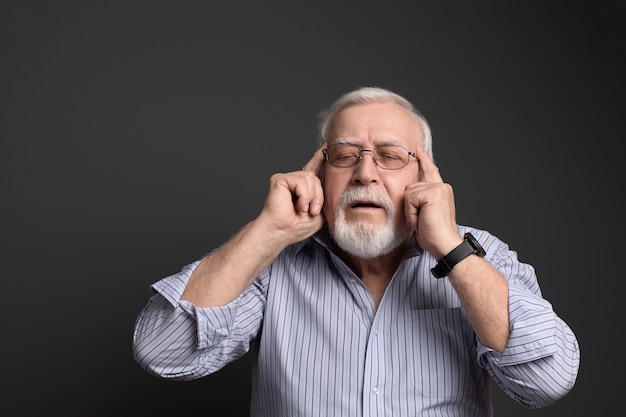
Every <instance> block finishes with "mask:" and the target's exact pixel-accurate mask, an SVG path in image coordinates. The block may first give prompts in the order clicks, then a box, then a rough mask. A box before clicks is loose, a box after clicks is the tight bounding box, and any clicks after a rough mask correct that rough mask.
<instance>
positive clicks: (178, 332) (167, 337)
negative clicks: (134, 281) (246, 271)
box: [133, 261, 267, 380]
mask: <svg viewBox="0 0 626 417" xmlns="http://www.w3.org/2000/svg"><path fill="white" fill-rule="evenodd" d="M199 263H200V261H196V262H193V263H191V264H189V265H187V266H185V267H184V268H182V270H181V271H180V272H179V273H177V274H174V275H171V276H169V277H166V278H164V279H162V280H160V281H157V282H156V283H154V284H153V285H152V286H151V290H152V292H153V295H152V296H151V297H150V299H149V300H148V303H147V304H146V306H145V307H144V308H143V309H142V311H141V312H140V314H139V316H138V318H137V320H136V323H135V330H134V334H133V356H134V358H135V360H136V361H137V363H139V365H140V366H141V367H142V368H144V369H145V370H146V371H147V372H149V373H151V374H153V375H156V376H159V377H163V378H170V379H175V380H191V379H198V378H201V377H203V376H206V375H209V374H211V373H214V372H216V371H217V370H219V369H221V368H223V367H224V366H225V365H227V364H228V363H230V362H232V361H234V360H236V359H238V358H240V357H241V356H243V355H244V354H245V353H246V352H248V350H249V349H250V343H251V342H252V340H254V339H255V338H256V336H257V334H258V331H259V328H260V325H261V322H262V315H263V310H264V305H265V291H264V289H263V282H264V281H265V280H266V278H267V273H265V272H264V273H263V274H261V276H260V277H259V278H257V280H256V281H255V282H254V283H253V284H252V285H250V287H248V288H247V289H246V290H244V292H243V293H242V294H241V295H240V296H239V297H238V298H237V299H235V300H233V301H232V302H230V303H228V304H227V305H225V306H222V307H211V308H198V307H195V306H194V305H193V304H192V303H190V302H188V301H185V300H181V299H180V297H181V295H182V293H183V291H184V289H185V286H186V284H187V282H188V281H189V277H190V276H191V274H192V273H193V271H194V270H195V268H196V267H197V266H198V264H199Z"/></svg>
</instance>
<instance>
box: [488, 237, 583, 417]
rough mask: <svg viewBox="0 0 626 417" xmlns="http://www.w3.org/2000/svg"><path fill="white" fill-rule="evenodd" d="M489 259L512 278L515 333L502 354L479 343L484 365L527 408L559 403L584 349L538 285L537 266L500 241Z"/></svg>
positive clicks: (511, 309)
mask: <svg viewBox="0 0 626 417" xmlns="http://www.w3.org/2000/svg"><path fill="white" fill-rule="evenodd" d="M496 244H497V246H496V247H495V248H492V250H491V252H492V253H493V255H492V256H491V257H490V258H491V259H490V261H491V262H492V263H493V264H494V266H495V267H496V268H498V269H499V270H500V271H501V272H502V273H503V274H504V275H505V277H506V278H507V280H508V283H509V322H510V330H511V334H510V338H509V342H508V344H507V346H506V348H505V350H504V352H503V353H502V354H500V353H498V352H496V351H494V350H493V349H490V348H488V347H487V346H485V345H482V344H481V343H480V341H479V342H478V354H479V361H480V365H481V366H482V367H484V368H486V369H487V371H488V372H489V374H490V375H491V376H492V378H493V379H494V381H495V382H496V383H497V384H498V385H499V386H500V388H501V389H502V390H503V391H504V392H505V393H506V394H507V395H508V396H510V397H511V398H513V399H514V400H516V401H517V402H518V403H520V404H521V405H523V406H525V407H527V408H533V409H534V408H541V407H545V406H546V405H550V404H553V403H555V402H556V401H557V400H559V399H560V398H562V397H563V396H565V395H566V394H567V393H568V392H569V391H570V390H571V389H572V387H573V386H574V383H575V381H576V377H577V374H578V366H579V360H580V348H579V345H578V341H577V339H576V337H575V335H574V333H573V331H572V330H571V328H570V327H569V326H568V325H567V324H566V323H565V322H564V321H563V320H562V319H561V318H560V317H559V316H558V315H557V314H556V313H555V311H554V309H553V307H552V305H551V304H550V302H548V301H547V300H546V299H544V298H543V297H542V295H541V292H540V290H539V285H538V283H537V277H536V275H535V270H534V268H533V267H532V266H530V265H528V264H525V263H522V262H520V261H519V260H518V259H517V254H516V253H515V252H514V251H511V250H509V248H508V246H507V245H506V244H504V243H502V242H500V241H497V242H496Z"/></svg>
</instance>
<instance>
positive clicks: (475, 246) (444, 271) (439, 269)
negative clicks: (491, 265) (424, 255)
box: [430, 233, 485, 278]
mask: <svg viewBox="0 0 626 417" xmlns="http://www.w3.org/2000/svg"><path fill="white" fill-rule="evenodd" d="M463 239H465V240H464V241H463V243H461V244H460V245H459V246H457V247H456V248H454V249H452V251H451V252H450V253H449V254H447V255H446V256H444V257H443V258H441V259H440V260H439V261H437V265H435V267H434V268H431V270H430V272H432V274H433V275H434V276H435V278H443V277H445V276H446V275H448V273H449V272H450V271H452V268H454V265H456V264H458V263H459V262H461V261H462V260H463V259H465V258H467V257H468V256H470V255H472V254H474V255H478V256H481V257H482V256H485V250H484V249H483V247H482V246H480V243H478V241H477V240H476V238H475V237H474V236H472V234H471V233H465V235H463Z"/></svg>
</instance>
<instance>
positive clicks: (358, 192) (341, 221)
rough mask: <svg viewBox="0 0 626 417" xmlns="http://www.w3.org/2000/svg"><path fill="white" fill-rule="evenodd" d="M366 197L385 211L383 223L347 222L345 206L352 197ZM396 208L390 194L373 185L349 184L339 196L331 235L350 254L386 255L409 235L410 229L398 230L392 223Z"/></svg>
mask: <svg viewBox="0 0 626 417" xmlns="http://www.w3.org/2000/svg"><path fill="white" fill-rule="evenodd" d="M359 200H369V201H373V202H375V203H376V204H378V205H380V206H381V207H383V208H384V209H385V211H386V212H387V221H386V222H385V224H384V225H382V226H373V225H370V224H368V223H367V222H364V221H356V222H351V223H348V222H347V221H346V207H348V206H350V205H351V204H352V203H354V202H355V201H359ZM395 217H396V214H395V210H394V207H393V204H392V203H391V200H390V199H389V197H388V196H387V195H386V194H385V193H383V192H381V191H380V189H378V188H375V187H362V186H361V187H352V188H350V189H348V190H347V191H346V192H345V193H344V195H342V196H341V199H340V200H339V204H338V205H337V211H336V213H335V227H334V230H333V229H332V228H331V231H330V233H331V236H332V237H333V239H334V240H335V242H336V243H337V245H338V246H339V247H340V248H341V249H343V250H344V251H346V252H348V253H349V254H351V255H353V256H356V257H359V258H364V259H371V258H377V257H379V256H382V255H386V254H387V253H389V252H391V250H392V249H394V248H396V247H398V246H399V245H400V244H401V243H402V242H403V241H404V240H405V239H406V238H407V237H408V235H409V232H410V230H406V231H398V230H396V227H395Z"/></svg>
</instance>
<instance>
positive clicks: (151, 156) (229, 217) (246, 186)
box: [0, 0, 626, 416]
mask: <svg viewBox="0 0 626 417" xmlns="http://www.w3.org/2000/svg"><path fill="white" fill-rule="evenodd" d="M622 4H623V3H622ZM625 16H626V14H625V7H624V6H622V5H620V2H618V1H615V2H611V1H593V2H592V1H556V2H537V3H536V5H529V2H515V1H513V2H502V1H488V2H463V1H459V0H456V1H429V2H427V1H388V2H380V1H376V2H373V1H347V2H346V1H344V2H340V1H335V2H319V1H316V2H310V3H304V4H302V2H290V3H288V2H285V4H279V3H278V2H254V1H249V2H247V3H242V2H213V1H149V2H139V1H132V2H130V1H128V2H126V1H91V2H79V1H76V2H71V1H54V2H44V1H41V2H31V1H5V2H3V3H2V5H1V6H0V53H1V55H0V71H1V78H0V137H1V146H2V147H1V149H0V161H1V170H2V171H1V172H2V176H1V181H2V182H1V184H2V189H1V190H2V213H1V217H0V218H1V221H2V229H1V236H2V238H1V242H2V252H1V253H2V255H1V256H2V258H1V260H2V262H1V263H0V265H1V270H0V272H1V274H2V290H1V294H2V303H1V306H2V307H1V308H2V310H1V311H0V314H1V317H2V335H3V336H2V344H1V345H2V351H1V353H2V355H1V357H2V371H3V375H2V379H3V386H4V388H3V390H2V404H3V405H2V407H3V409H5V410H9V411H10V413H9V414H7V415H11V416H18V415H20V416H21V415H24V416H31V415H41V414H45V415H64V416H65V415H71V413H72V412H76V413H77V414H76V415H92V414H93V413H95V412H96V411H99V412H102V413H103V415H116V416H123V415H154V416H157V415H189V414H192V413H193V414H194V415H233V416H243V415H246V413H247V409H248V400H249V392H248V390H249V364H250V358H249V357H246V358H244V359H243V360H242V361H240V362H239V363H236V364H233V365H230V366H228V367H226V368H225V369H223V370H222V371H220V372H218V373H217V374H215V375H212V376H210V377H207V378H205V379H203V380H200V381H196V382H188V383H175V382H169V381H163V380H159V379H157V378H154V377H152V376H149V375H147V374H146V373H144V372H143V371H142V370H141V369H140V368H139V367H138V366H137V365H136V364H135V363H134V362H133V359H132V356H131V336H132V329H133V323H134V320H135V317H136V315H137V314H138V313H139V310H140V309H141V308H142V307H143V305H144V303H145V302H146V300H147V297H148V286H149V284H150V283H152V282H153V281H156V280H158V279H160V278H162V277H164V276H166V275H168V274H171V273H174V272H177V271H178V270H179V269H180V267H181V266H183V265H184V264H186V263H188V262H191V261H193V260H195V259H196V258H198V257H200V256H202V255H203V254H205V253H206V252H207V251H208V250H210V249H212V248H213V247H215V246H217V245H219V244H220V243H222V242H223V241H224V240H225V239H227V238H228V237H229V236H230V235H231V234H232V233H233V232H235V231H236V230H237V229H238V228H239V227H240V226H241V225H243V224H244V223H245V222H246V221H248V220H250V219H251V218H252V217H253V216H255V214H256V213H257V212H258V211H259V209H260V208H261V205H262V202H263V198H264V195H265V191H266V186H267V181H268V178H269V176H270V175H271V174H272V173H273V172H277V171H289V170H294V169H298V168H300V167H301V166H302V165H303V164H304V163H305V162H306V161H307V160H308V158H309V156H310V155H311V153H312V152H313V150H314V149H315V145H314V142H313V138H314V134H315V131H314V129H315V122H316V119H315V115H316V112H317V111H318V110H320V109H321V108H322V107H324V106H326V105H327V104H329V103H330V102H331V101H332V100H333V99H334V98H336V97H337V96H338V95H339V94H341V93H343V92H345V91H347V90H349V89H352V88H355V87H358V86H364V85H377V86H382V87H388V88H391V89H393V90H396V91H397V92H399V93H401V94H404V95H406V96H407V97H408V98H409V99H411V100H413V101H414V102H415V103H416V104H417V105H418V107H419V108H420V109H421V110H422V112H423V113H424V114H425V115H426V117H427V118H428V119H429V120H430V122H431V124H432V126H433V132H434V137H435V157H436V160H437V162H438V164H439V166H440V168H441V171H442V173H443V176H444V178H445V179H446V180H447V181H449V182H450V183H452V184H453V186H454V188H455V190H456V196H457V206H458V218H459V221H460V222H461V223H467V224H472V225H474V226H478V227H482V228H486V229H489V230H490V231H492V232H494V233H495V234H497V235H498V236H500V237H501V238H502V239H504V240H505V241H507V242H509V243H510V245H511V246H512V248H513V249H515V250H517V251H518V253H519V255H520V257H521V259H522V260H525V261H528V262H530V263H532V264H534V265H535V266H536V269H537V272H538V275H539V279H540V283H541V285H542V288H543V292H544V295H545V296H546V298H548V299H549V300H551V301H552V303H553V304H554V307H555V309H556V310H557V312H559V314H560V315H561V316H562V317H563V318H564V319H565V320H566V321H567V322H568V323H569V324H570V325H571V326H572V328H573V329H574V331H575V332H576V334H577V336H578V338H579V341H580V344H581V349H582V361H581V369H580V374H579V379H578V382H577V385H576V387H575V388H574V389H573V391H572V392H571V393H570V394H569V395H568V396H567V397H566V398H564V399H563V400H562V401H561V402H560V403H558V404H556V405H554V406H551V407H548V408H546V409H543V410H540V411H533V412H531V411H527V410H524V409H522V408H521V407H520V406H518V405H517V404H515V403H513V401H512V400H509V399H508V398H506V397H504V396H503V395H502V394H501V393H499V391H497V390H496V400H495V401H496V402H495V409H496V415H498V416H522V415H535V416H564V415H591V414H593V413H597V415H603V414H608V413H609V410H612V409H613V407H621V398H620V395H621V389H620V388H621V386H622V385H623V384H622V383H621V382H620V381H621V378H620V380H615V379H614V378H613V376H617V377H621V376H622V375H623V373H624V365H623V361H622V360H621V356H622V355H621V351H620V348H621V345H620V343H619V342H618V339H617V338H618V336H620V334H621V332H622V331H623V330H624V314H623V312H622V310H621V308H620V307H621V305H622V304H623V302H622V294H623V291H624V284H623V281H624V276H623V273H622V271H623V269H624V267H623V262H622V261H623V256H622V255H621V252H620V250H621V248H622V246H623V244H622V240H623V235H624V226H623V222H622V221H621V219H620V218H618V214H621V213H622V211H623V209H624V203H623V202H622V197H621V196H620V194H621V192H622V182H623V180H624V175H623V173H622V168H623V157H622V152H623V150H622V142H623V140H624V138H625V135H624V133H623V132H624V128H623V127H624V118H623V112H624V110H625V106H624V101H623V100H624V93H625V92H626V89H625V83H624V73H625V70H626V65H625V61H626V59H625V57H626V47H625V36H624V27H625V22H626V20H625ZM618 401H619V402H618ZM221 407H228V408H229V409H230V410H231V411H230V412H228V413H218V412H216V411H215V410H216V409H219V408H221Z"/></svg>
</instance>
